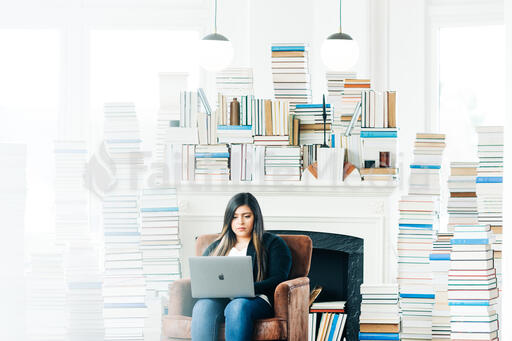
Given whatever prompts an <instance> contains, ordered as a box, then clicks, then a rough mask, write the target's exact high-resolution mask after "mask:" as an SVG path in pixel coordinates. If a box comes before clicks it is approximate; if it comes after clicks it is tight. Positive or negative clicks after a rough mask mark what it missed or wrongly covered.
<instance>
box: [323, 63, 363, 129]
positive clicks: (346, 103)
mask: <svg viewBox="0 0 512 341" xmlns="http://www.w3.org/2000/svg"><path fill="white" fill-rule="evenodd" d="M356 77H357V74H356V73H355V72H327V73H326V75H325V78H326V79H327V94H328V95H327V98H326V101H327V103H330V104H331V105H332V106H333V120H332V126H333V129H332V130H333V133H334V134H343V133H344V132H345V129H346V127H347V125H348V123H349V122H350V120H351V118H352V115H353V113H354V111H355V110H356V107H357V106H358V105H359V103H360V102H361V93H360V92H359V94H357V93H351V92H356V91H353V90H351V89H350V88H347V89H345V81H346V80H347V79H349V80H350V79H355V78H356ZM359 122H360V121H359ZM343 127H344V129H343Z"/></svg>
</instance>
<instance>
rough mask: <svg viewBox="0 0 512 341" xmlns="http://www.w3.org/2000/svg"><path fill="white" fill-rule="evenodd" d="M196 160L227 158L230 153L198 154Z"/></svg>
mask: <svg viewBox="0 0 512 341" xmlns="http://www.w3.org/2000/svg"><path fill="white" fill-rule="evenodd" d="M195 156H196V159H201V158H227V157H229V153H196V155H195Z"/></svg>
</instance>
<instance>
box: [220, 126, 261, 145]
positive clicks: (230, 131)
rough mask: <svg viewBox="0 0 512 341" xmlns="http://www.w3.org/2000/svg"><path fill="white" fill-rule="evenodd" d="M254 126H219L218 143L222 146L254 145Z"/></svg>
mask: <svg viewBox="0 0 512 341" xmlns="http://www.w3.org/2000/svg"><path fill="white" fill-rule="evenodd" d="M253 141H254V139H253V137H252V126H231V125H220V126H217V142H218V143H220V144H232V143H237V144H240V143H253Z"/></svg>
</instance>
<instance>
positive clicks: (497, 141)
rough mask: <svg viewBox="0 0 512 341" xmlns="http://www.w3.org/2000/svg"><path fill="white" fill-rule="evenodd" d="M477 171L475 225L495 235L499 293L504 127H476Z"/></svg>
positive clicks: (493, 245) (494, 243)
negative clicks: (476, 223) (476, 213)
mask: <svg viewBox="0 0 512 341" xmlns="http://www.w3.org/2000/svg"><path fill="white" fill-rule="evenodd" d="M476 131H477V133H478V161H479V162H478V170H477V173H478V174H477V178H476V193H477V198H478V199H477V201H478V222H479V223H480V224H489V225H490V226H491V231H492V232H493V233H494V238H495V240H494V242H493V244H492V249H493V250H494V258H495V267H496V273H497V274H496V275H497V277H498V288H499V290H502V285H501V281H502V272H501V271H502V261H501V259H502V258H501V252H502V245H503V157H504V154H503V148H504V146H503V144H504V135H503V127H502V126H497V127H477V128H476Z"/></svg>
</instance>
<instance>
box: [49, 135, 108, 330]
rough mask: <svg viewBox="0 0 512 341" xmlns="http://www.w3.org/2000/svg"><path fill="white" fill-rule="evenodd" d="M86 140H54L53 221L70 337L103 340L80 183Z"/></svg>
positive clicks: (94, 252)
mask: <svg viewBox="0 0 512 341" xmlns="http://www.w3.org/2000/svg"><path fill="white" fill-rule="evenodd" d="M86 161H87V148H86V145H85V141H56V142H55V175H56V177H55V213H56V218H55V223H56V228H55V232H56V238H57V241H58V242H60V243H63V244H65V245H67V248H66V249H65V254H64V258H65V272H66V281H67V287H68V309H69V337H70V338H71V339H87V340H103V338H104V326H103V315H102V308H103V298H102V294H101V287H102V276H101V274H100V269H99V254H98V253H99V250H98V249H97V248H96V247H95V246H94V244H93V242H92V239H91V237H92V236H91V234H90V228H89V218H88V217H89V202H88V197H89V193H88V192H87V190H86V189H85V187H84V186H83V173H84V169H85V164H86Z"/></svg>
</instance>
